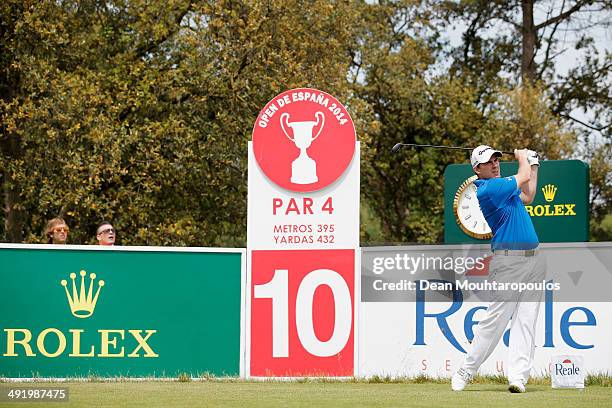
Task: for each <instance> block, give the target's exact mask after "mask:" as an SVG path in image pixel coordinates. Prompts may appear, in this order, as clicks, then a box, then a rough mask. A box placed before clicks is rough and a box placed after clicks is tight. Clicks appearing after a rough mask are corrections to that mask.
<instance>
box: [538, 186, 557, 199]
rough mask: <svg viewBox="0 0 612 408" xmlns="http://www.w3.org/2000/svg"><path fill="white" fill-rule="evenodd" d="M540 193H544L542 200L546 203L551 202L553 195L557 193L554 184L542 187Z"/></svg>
mask: <svg viewBox="0 0 612 408" xmlns="http://www.w3.org/2000/svg"><path fill="white" fill-rule="evenodd" d="M542 192H543V193H544V199H545V200H546V201H547V202H551V201H552V200H554V199H555V194H556V193H557V187H556V186H555V185H554V184H547V185H545V186H544V187H542Z"/></svg>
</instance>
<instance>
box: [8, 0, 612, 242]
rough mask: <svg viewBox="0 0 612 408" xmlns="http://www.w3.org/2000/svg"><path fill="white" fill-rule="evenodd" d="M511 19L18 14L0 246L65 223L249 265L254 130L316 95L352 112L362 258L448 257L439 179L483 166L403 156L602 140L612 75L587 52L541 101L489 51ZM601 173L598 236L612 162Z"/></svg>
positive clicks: (332, 6) (40, 9)
mask: <svg viewBox="0 0 612 408" xmlns="http://www.w3.org/2000/svg"><path fill="white" fill-rule="evenodd" d="M516 7H517V6H516V3H515V2H510V3H509V2H503V1H493V2H485V1H470V2H434V4H433V5H432V4H431V3H430V2H427V1H421V0H401V1H394V2H366V1H359V0H351V1H344V2H327V1H322V0H309V1H306V2H304V1H298V0H288V1H284V2H261V1H255V0H241V1H229V0H223V1H212V0H208V1H196V2H191V1H185V0H170V1H165V2H151V1H145V0H135V1H131V0H130V1H126V0H119V1H114V2H103V1H100V0H80V1H76V0H63V1H55V2H37V1H32V0H26V1H17V0H6V1H4V2H2V3H1V4H0V193H1V194H2V199H3V208H4V214H3V219H4V223H1V224H0V240H1V241H10V242H40V241H41V239H42V229H43V227H44V225H45V223H46V221H47V220H48V219H50V218H53V217H56V216H63V217H64V218H66V220H67V221H68V224H69V226H70V227H71V231H70V235H69V243H75V244H76V243H94V240H95V238H94V233H95V228H96V225H97V224H98V223H99V222H100V221H101V220H104V219H106V220H109V221H111V222H112V223H113V224H114V226H115V227H116V228H117V229H118V231H119V234H118V239H119V241H118V242H119V243H120V244H125V245H139V244H140V245H142V244H150V245H177V246H182V245H197V246H202V245H205V246H244V245H245V239H246V238H245V235H246V193H247V192H246V187H247V186H246V156H247V155H246V146H247V141H248V140H249V139H250V134H251V129H252V126H253V122H254V120H255V118H256V116H257V114H258V112H259V110H260V109H261V107H263V106H264V105H265V104H266V102H268V101H269V100H270V99H271V98H273V97H274V96H275V95H276V94H278V93H280V92H282V91H284V90H287V89H290V88H294V87H314V88H319V89H322V90H325V91H327V92H329V93H331V94H333V95H335V96H336V97H337V98H338V99H339V100H340V101H342V102H343V103H344V104H345V105H346V106H347V107H348V109H349V111H350V113H351V115H352V117H353V119H354V121H355V124H356V128H357V133H358V137H359V139H360V140H361V141H362V199H363V201H364V203H363V212H362V214H363V217H362V218H363V219H364V221H365V223H364V225H363V228H362V231H361V234H362V241H363V243H364V244H367V243H368V242H373V241H377V242H386V243H392V242H397V243H405V242H428V243H432V242H439V241H441V239H442V235H443V234H442V231H443V224H442V218H443V217H442V213H443V208H442V204H443V202H442V200H443V194H442V186H443V183H442V175H443V172H444V168H445V167H446V166H447V165H448V164H451V163H455V162H466V161H467V159H468V156H467V154H463V153H455V152H450V153H449V152H446V151H435V150H423V151H402V152H400V154H396V155H391V153H390V148H391V147H392V146H393V145H394V144H395V143H397V142H408V143H410V142H416V143H430V144H447V145H459V146H473V145H477V144H480V143H491V144H496V145H498V146H499V147H503V148H513V147H523V146H529V147H532V148H535V149H536V150H538V151H539V152H541V153H543V155H544V156H545V157H547V158H565V157H569V155H571V154H572V152H573V151H574V143H575V140H576V132H575V131H573V130H572V129H571V128H569V127H568V122H567V121H568V117H567V116H568V115H570V113H571V111H572V109H575V108H577V107H582V106H588V107H590V108H592V109H594V111H595V112H597V113H599V114H600V115H599V116H598V117H600V118H601V123H599V126H602V127H604V129H605V123H606V120H607V119H606V118H607V117H608V116H606V115H608V114H609V109H608V111H606V110H605V109H602V108H601V107H602V106H605V101H606V100H608V101H609V92H608V91H606V90H607V89H608V88H609V87H605V86H603V85H605V84H606V81H607V78H608V75H609V70H608V71H606V70H605V69H604V70H602V68H605V64H606V63H607V64H609V58H610V56H609V55H606V56H605V57H604V58H595V57H596V55H595V51H592V50H593V47H592V42H590V41H589V40H588V38H587V37H585V38H584V41H581V43H580V46H581V47H582V49H585V50H591V51H590V52H591V54H589V55H591V58H590V59H588V60H587V61H586V62H585V64H583V65H582V67H581V68H577V70H576V71H575V72H574V74H575V75H574V76H573V79H572V78H569V77H568V78H565V79H566V80H564V81H562V84H561V85H559V87H556V88H554V90H553V91H551V90H550V89H551V87H550V85H549V82H547V81H551V80H552V76H551V75H552V74H551V72H552V65H550V64H549V63H548V62H546V63H544V64H542V66H541V71H542V75H541V76H540V79H541V81H542V82H536V83H535V84H534V85H533V86H525V87H522V88H517V87H516V85H517V83H516V81H514V80H513V79H512V78H513V76H512V75H509V74H510V73H512V72H514V73H515V74H516V73H517V72H518V70H519V69H520V65H521V64H520V61H519V60H518V59H519V58H520V55H519V54H518V51H517V45H518V42H519V37H517V36H513V35H508V34H507V32H502V31H500V32H499V33H496V34H497V35H495V36H487V35H486V31H483V30H487V29H490V28H491V24H493V23H492V22H499V23H500V24H501V23H503V24H507V23H508V22H509V21H510V20H512V19H514V18H516V17H517V16H518V12H517V10H518V9H517V8H516ZM460 21H463V22H465V21H469V22H470V23H473V24H469V25H468V27H469V28H470V30H468V32H466V33H465V36H464V37H463V43H462V44H461V45H460V46H458V47H453V46H450V45H449V44H447V43H445V42H444V38H443V33H444V32H445V30H448V27H449V26H451V25H452V24H455V23H456V22H460ZM547 38H548V37H547ZM550 38H552V37H550ZM543 43H545V44H549V43H550V44H552V45H555V44H556V43H555V42H554V41H552V40H545V41H543ZM547 57H548V56H547ZM551 58H552V57H551ZM551 61H552V59H551ZM606 61H607V62H606ZM602 64H604V65H602ZM516 76H517V75H514V77H516ZM547 84H548V85H547ZM594 89H598V90H599V91H598V92H595V91H593V90H594ZM606 98H608V99H606ZM582 102H584V103H582ZM591 153H592V154H591ZM591 153H590V154H589V155H587V157H588V158H593V160H591V169H592V170H593V173H592V175H591V180H592V183H593V186H594V191H596V192H597V197H598V198H594V201H593V212H594V214H596V216H595V219H596V221H597V222H596V224H597V225H600V223H601V220H603V219H604V217H605V214H608V213H609V212H608V209H609V205H610V202H612V198H610V188H609V185H610V183H609V174H611V173H610V169H609V168H608V167H606V165H605V163H609V162H610V161H608V162H606V161H605V160H606V159H605V156H604V155H603V153H604V152H600V153H597V154H595V153H593V152H591ZM598 154H599V156H598ZM594 228H595V227H594ZM597 236H600V235H597Z"/></svg>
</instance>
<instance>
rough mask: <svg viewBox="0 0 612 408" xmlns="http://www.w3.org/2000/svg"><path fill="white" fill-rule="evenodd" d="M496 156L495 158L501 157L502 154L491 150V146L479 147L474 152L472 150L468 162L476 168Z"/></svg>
mask: <svg viewBox="0 0 612 408" xmlns="http://www.w3.org/2000/svg"><path fill="white" fill-rule="evenodd" d="M494 154H496V155H497V156H501V155H502V152H500V151H499V150H495V149H493V148H492V147H491V146H487V145H480V146H478V147H477V148H475V149H474V150H472V157H471V159H470V161H471V162H472V167H476V166H478V165H479V164H482V163H486V162H488V161H489V160H491V156H493V155H494Z"/></svg>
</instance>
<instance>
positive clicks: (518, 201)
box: [451, 146, 546, 393]
mask: <svg viewBox="0 0 612 408" xmlns="http://www.w3.org/2000/svg"><path fill="white" fill-rule="evenodd" d="M501 155H502V152H500V151H498V150H495V149H492V148H491V147H489V146H478V147H477V148H475V149H474V150H473V151H472V155H471V163H472V168H473V169H474V172H475V173H476V174H477V176H478V179H477V180H475V181H474V184H475V185H476V187H477V193H476V195H477V197H478V202H479V204H480V209H481V210H482V213H483V215H484V217H485V219H486V220H487V223H488V224H489V226H490V227H491V230H492V232H493V238H492V239H491V249H492V250H493V257H492V260H491V263H490V266H489V279H490V280H493V281H499V282H510V281H513V282H526V281H530V282H531V281H533V282H536V281H537V282H541V281H542V279H544V274H545V269H546V265H545V260H544V257H543V256H541V255H540V254H539V252H538V249H537V248H538V237H537V235H536V232H535V229H534V228H533V224H532V222H531V218H530V217H529V215H528V214H527V211H526V210H525V204H530V203H531V202H532V201H533V199H534V197H535V193H536V187H537V183H538V166H539V161H538V156H537V154H536V153H535V152H533V151H531V150H527V149H523V150H515V151H514V155H515V157H516V159H517V160H518V163H519V168H518V173H517V174H516V175H514V176H511V177H500V165H499V158H500V157H501ZM541 295H542V293H541V292H537V291H532V292H530V293H526V292H518V291H499V292H497V291H496V292H493V293H491V303H490V305H489V307H488V308H487V315H486V317H485V318H484V319H483V320H481V321H480V322H479V323H478V326H477V328H476V330H475V335H474V339H473V341H472V344H471V348H470V349H469V350H468V352H467V355H466V357H465V360H464V362H463V364H462V366H461V368H459V369H458V370H457V371H456V372H455V374H454V375H453V377H452V380H451V387H452V389H453V390H454V391H461V390H463V389H464V388H465V386H466V385H467V384H468V383H469V382H470V380H471V379H472V377H473V375H474V374H475V373H476V371H477V370H478V368H479V367H480V365H481V364H482V363H483V362H484V361H485V360H486V359H487V358H488V357H489V356H490V355H491V353H492V352H493V350H494V349H495V347H496V346H497V344H498V343H499V340H500V338H501V336H502V334H503V333H504V331H505V330H506V327H507V324H508V322H509V321H511V324H510V340H509V357H508V365H507V367H508V369H507V375H508V382H509V387H508V390H509V391H510V392H513V393H516V392H525V384H526V383H527V379H528V378H529V372H530V370H531V367H532V365H533V354H534V350H535V342H534V338H535V325H536V319H537V317H538V311H539V307H540V300H541Z"/></svg>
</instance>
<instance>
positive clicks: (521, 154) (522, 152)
mask: <svg viewBox="0 0 612 408" xmlns="http://www.w3.org/2000/svg"><path fill="white" fill-rule="evenodd" d="M527 152H528V150H527V149H514V157H516V160H518V161H521V158H523V159H524V160H527Z"/></svg>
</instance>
